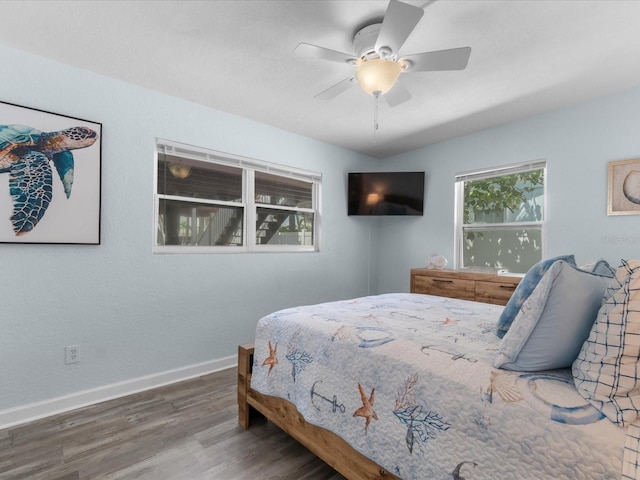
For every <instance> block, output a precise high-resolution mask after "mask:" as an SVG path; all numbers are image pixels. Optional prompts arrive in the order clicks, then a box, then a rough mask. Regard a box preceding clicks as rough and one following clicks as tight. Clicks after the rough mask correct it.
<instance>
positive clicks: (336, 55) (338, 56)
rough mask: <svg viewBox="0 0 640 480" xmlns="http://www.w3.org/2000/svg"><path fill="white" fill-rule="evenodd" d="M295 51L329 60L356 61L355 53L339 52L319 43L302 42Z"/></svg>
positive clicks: (301, 54)
mask: <svg viewBox="0 0 640 480" xmlns="http://www.w3.org/2000/svg"><path fill="white" fill-rule="evenodd" d="M293 51H294V53H296V54H297V55H300V56H301V57H307V58H319V59H320V60H329V61H330V62H340V63H347V64H352V63H354V62H355V61H356V59H355V58H354V56H353V55H348V54H346V53H342V52H337V51H335V50H330V49H328V48H324V47H318V46H317V45H311V44H310V43H301V44H300V45H298V46H297V47H296V48H295V49H294V50H293Z"/></svg>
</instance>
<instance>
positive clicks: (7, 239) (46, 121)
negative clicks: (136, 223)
mask: <svg viewBox="0 0 640 480" xmlns="http://www.w3.org/2000/svg"><path fill="white" fill-rule="evenodd" d="M101 138H102V124H100V123H96V122H92V121H89V120H83V119H80V118H75V117H69V116H66V115H61V114H57V113H52V112H46V111H44V110H38V109H34V108H28V107H23V106H20V105H14V104H11V103H4V102H0V243H48V244H85V245H99V244H100V204H101V168H102V158H101V150H102V142H101Z"/></svg>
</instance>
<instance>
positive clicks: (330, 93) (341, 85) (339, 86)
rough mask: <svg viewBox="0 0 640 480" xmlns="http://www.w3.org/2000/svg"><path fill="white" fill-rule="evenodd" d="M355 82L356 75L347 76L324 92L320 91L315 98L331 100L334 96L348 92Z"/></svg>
mask: <svg viewBox="0 0 640 480" xmlns="http://www.w3.org/2000/svg"><path fill="white" fill-rule="evenodd" d="M355 84H356V77H349V78H345V79H344V80H342V81H341V82H338V83H336V84H335V85H333V86H332V87H329V88H327V89H326V90H324V91H323V92H320V93H319V94H317V95H316V96H315V98H319V99H320V100H331V99H332V98H334V97H337V96H338V95H340V94H341V93H342V92H346V91H347V90H349V89H350V88H351V87H352V86H353V85H355Z"/></svg>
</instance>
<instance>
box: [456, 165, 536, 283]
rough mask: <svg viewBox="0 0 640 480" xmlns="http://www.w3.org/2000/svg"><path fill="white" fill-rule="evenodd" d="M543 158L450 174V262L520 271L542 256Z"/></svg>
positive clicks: (464, 265) (462, 265)
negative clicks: (452, 206) (452, 229)
mask: <svg viewBox="0 0 640 480" xmlns="http://www.w3.org/2000/svg"><path fill="white" fill-rule="evenodd" d="M545 180H546V162H545V161H544V160H540V161H535V162H531V163H527V164H521V165H512V166H508V167H502V168H495V169H491V170H484V171H476V172H467V173H463V174H459V175H456V221H455V224H456V232H455V242H456V250H455V251H456V262H455V263H456V265H457V266H458V267H495V268H505V269H507V270H509V272H513V273H526V272H527V270H529V268H531V266H533V265H534V264H535V263H536V262H538V261H540V260H541V259H542V258H543V256H544V245H543V242H544V227H545V217H546V215H545V206H546V202H545V188H544V185H545Z"/></svg>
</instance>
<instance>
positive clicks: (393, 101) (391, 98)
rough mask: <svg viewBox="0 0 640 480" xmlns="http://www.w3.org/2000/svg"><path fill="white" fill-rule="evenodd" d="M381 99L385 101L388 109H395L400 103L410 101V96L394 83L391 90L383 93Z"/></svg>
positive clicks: (404, 89)
mask: <svg viewBox="0 0 640 480" xmlns="http://www.w3.org/2000/svg"><path fill="white" fill-rule="evenodd" d="M382 98H384V99H385V101H386V102H387V104H388V105H389V106H390V107H395V106H396V105H400V104H401V103H404V102H407V101H409V100H411V94H410V93H409V90H407V89H406V88H405V87H403V86H402V85H400V84H398V83H396V84H395V85H394V86H393V88H392V89H391V90H389V91H388V92H387V93H385V94H384V95H383V96H382Z"/></svg>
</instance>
